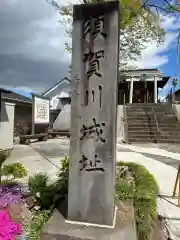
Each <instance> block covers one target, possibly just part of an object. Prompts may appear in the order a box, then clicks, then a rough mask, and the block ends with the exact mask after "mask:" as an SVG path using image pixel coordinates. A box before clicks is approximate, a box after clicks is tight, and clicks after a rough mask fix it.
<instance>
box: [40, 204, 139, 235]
mask: <svg viewBox="0 0 180 240" xmlns="http://www.w3.org/2000/svg"><path fill="white" fill-rule="evenodd" d="M40 239H41V240H121V239H122V240H136V239H137V237H136V228H135V223H134V211H133V207H132V204H131V203H120V204H119V208H118V211H117V218H116V225H115V228H103V227H93V226H84V225H77V224H70V223H66V222H65V219H64V217H63V216H62V215H61V214H60V213H59V212H58V211H57V210H55V211H54V214H53V216H52V217H51V218H50V220H49V221H48V223H47V224H46V225H45V227H44V228H43V231H42V234H41V238H40Z"/></svg>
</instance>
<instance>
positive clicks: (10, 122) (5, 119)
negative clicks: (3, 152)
mask: <svg viewBox="0 0 180 240" xmlns="http://www.w3.org/2000/svg"><path fill="white" fill-rule="evenodd" d="M14 107H15V104H14V103H8V102H4V101H2V102H1V113H0V149H10V148H13V137H14Z"/></svg>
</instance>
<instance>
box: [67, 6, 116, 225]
mask: <svg viewBox="0 0 180 240" xmlns="http://www.w3.org/2000/svg"><path fill="white" fill-rule="evenodd" d="M99 16H100V17H101V19H99ZM118 18H119V5H118V2H115V1H111V2H109V3H103V4H87V5H85V4H83V5H76V6H75V7H74V26H73V44H72V45H73V53H72V84H73V86H72V101H71V103H72V106H71V143H70V173H69V203H68V219H69V220H73V221H80V222H88V223H96V224H103V225H112V223H113V218H114V199H115V188H114V185H115V166H116V154H115V152H116V114H117V79H118V74H117V73H118V62H119V59H118V53H119V49H118V43H119V28H118V22H119V21H118ZM85 19H86V21H85V23H84V20H85ZM89 19H91V21H92V22H88V20H89ZM91 24H92V25H94V26H95V28H96V30H97V31H95V32H94V35H93V33H92V34H87V35H86V34H85V33H86V32H89V31H88V30H90V28H91ZM98 26H100V28H99V27H98ZM103 26H104V27H103ZM83 28H84V34H83V31H82V29H83ZM91 30H92V29H91ZM96 34H97V36H96ZM85 35H86V36H85ZM83 38H84V40H83ZM92 39H93V40H92ZM83 59H84V62H83ZM90 67H92V68H91V69H90ZM94 67H95V68H96V71H95V70H94Z"/></svg>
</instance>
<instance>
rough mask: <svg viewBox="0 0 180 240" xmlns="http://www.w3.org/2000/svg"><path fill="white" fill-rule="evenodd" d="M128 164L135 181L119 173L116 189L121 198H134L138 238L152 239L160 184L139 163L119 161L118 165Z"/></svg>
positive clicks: (139, 239) (141, 239)
mask: <svg viewBox="0 0 180 240" xmlns="http://www.w3.org/2000/svg"><path fill="white" fill-rule="evenodd" d="M122 166H127V167H128V172H129V173H130V174H131V176H132V178H133V181H129V182H128V181H124V179H125V178H123V177H121V178H119V176H118V175H117V181H116V191H117V198H118V199H119V200H127V199H132V201H133V204H134V209H135V219H136V226H137V234H138V240H148V239H150V236H151V232H152V220H153V219H155V217H156V198H157V194H158V185H157V183H156V181H155V179H154V177H153V176H152V174H150V173H149V172H148V171H147V169H146V168H145V167H143V166H141V165H139V164H135V163H130V162H129V163H125V162H118V163H117V169H118V167H122Z"/></svg>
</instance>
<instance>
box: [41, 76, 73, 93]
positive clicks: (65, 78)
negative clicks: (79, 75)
mask: <svg viewBox="0 0 180 240" xmlns="http://www.w3.org/2000/svg"><path fill="white" fill-rule="evenodd" d="M64 80H67V81H69V82H71V80H70V79H69V78H67V77H64V78H63V79H61V80H60V81H59V82H57V83H56V84H54V85H53V86H52V87H50V88H49V89H47V90H46V91H45V92H43V93H42V95H45V94H46V93H47V92H49V91H51V90H52V89H53V88H55V87H56V86H58V85H59V84H60V83H61V82H63V81H64Z"/></svg>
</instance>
